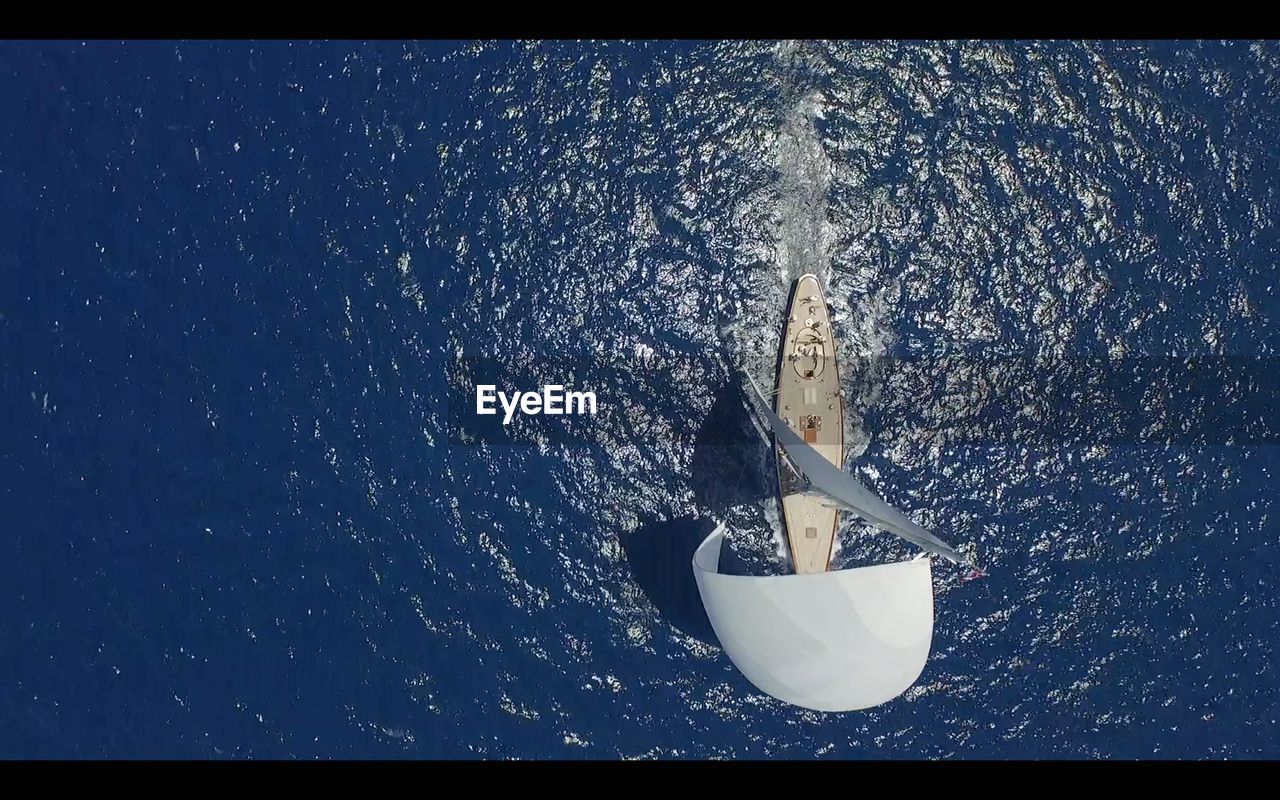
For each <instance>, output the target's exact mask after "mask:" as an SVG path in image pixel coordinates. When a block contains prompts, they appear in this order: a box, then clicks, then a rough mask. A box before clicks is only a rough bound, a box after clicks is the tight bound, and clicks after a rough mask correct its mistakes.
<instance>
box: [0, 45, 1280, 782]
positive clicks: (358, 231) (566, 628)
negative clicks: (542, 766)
mask: <svg viewBox="0 0 1280 800" xmlns="http://www.w3.org/2000/svg"><path fill="white" fill-rule="evenodd" d="M1278 76H1280V48H1278V47H1277V45H1276V44H1275V43H1263V44H1250V43H1243V42H1242V43H1232V44H1225V45H1223V44H1198V43H1177V42H1162V43H1155V44H1150V45H1148V44H1141V43H1119V44H1104V43H1088V44H1076V43H1052V44H1049V43H1042V44H1036V43H1028V44H1014V43H960V44H953V43H925V44H898V43H871V44H863V43H852V42H844V43H837V44H828V43H803V42H802V43H780V44H779V43H772V42H770V43H718V44H715V43H711V44H702V43H691V42H690V43H679V44H668V43H621V42H611V43H595V44H592V43H586V44H583V43H567V42H566V43H519V44H516V43H494V44H488V43H485V44H465V43H464V44H457V45H454V44H444V43H433V44H397V43H378V44H371V45H360V44H352V43H319V44H304V43H293V44H289V43H268V44H251V43H224V44H199V43H196V44H179V45H174V44H165V43H137V44H126V45H121V44H110V43H90V44H88V45H82V44H78V43H74V44H73V43H62V44H34V43H25V44H10V45H8V46H6V47H5V48H4V49H3V50H2V51H0V104H3V107H4V108H5V109H7V113H6V114H4V115H3V117H0V212H2V213H0V370H2V371H0V388H2V389H3V395H2V396H3V403H4V420H5V421H4V423H3V426H2V427H0V431H2V436H3V447H0V476H3V477H4V480H3V481H2V482H0V519H3V520H4V528H5V533H4V535H3V537H0V600H2V602H3V607H4V608H5V614H4V616H3V618H2V620H0V678H2V680H0V755H5V756H51V755H52V756H103V755H105V756H180V757H246V756H258V757H307V758H309V757H315V756H321V757H334V756H337V757H398V756H406V757H429V756H453V757H494V758H501V757H590V758H616V757H662V758H671V757H697V758H701V757H764V756H778V757H784V758H811V757H825V758H868V757H873V758H874V757H894V758H938V757H947V756H961V757H1014V758H1018V757H1035V758H1044V757H1096V756H1118V757H1150V756H1156V757H1258V756H1271V757H1274V756H1276V755H1277V754H1278V753H1277V750H1276V745H1275V742H1276V740H1277V736H1278V735H1280V729H1278V728H1277V724H1276V719H1277V716H1278V715H1280V692H1277V689H1276V685H1277V677H1278V676H1277V666H1276V664H1275V655H1276V642H1277V640H1278V639H1280V616H1278V614H1277V611H1278V606H1277V600H1276V586H1277V582H1278V580H1280V552H1278V548H1280V542H1277V533H1278V532H1280V528H1278V527H1277V520H1276V518H1274V517H1273V516H1272V514H1274V513H1276V508H1275V490H1274V486H1275V476H1276V472H1277V470H1278V469H1280V458H1278V457H1277V452H1276V447H1275V444H1274V442H1278V441H1280V438H1276V437H1275V436H1274V435H1273V434H1274V431H1275V428H1267V420H1263V421H1262V422H1260V423H1259V424H1260V425H1261V427H1260V428H1259V427H1256V426H1255V427H1253V428H1249V430H1251V431H1254V432H1255V433H1256V432H1257V431H1258V430H1263V431H1264V434H1265V433H1266V432H1267V431H1270V432H1271V434H1270V435H1259V436H1254V437H1253V438H1249V436H1247V435H1246V436H1241V435H1234V434H1232V435H1228V434H1227V433H1224V432H1223V430H1222V429H1221V428H1220V427H1215V426H1214V425H1212V424H1208V423H1206V422H1205V420H1206V419H1207V417H1206V416H1205V415H1206V414H1209V413H1210V412H1212V410H1213V408H1214V406H1215V405H1218V406H1222V405H1224V404H1225V407H1226V408H1227V409H1228V410H1229V411H1232V413H1234V409H1235V406H1234V405H1233V404H1234V403H1236V402H1237V400H1239V399H1240V398H1239V397H1238V395H1239V392H1236V390H1234V389H1233V388H1232V387H1233V386H1234V385H1235V384H1231V385H1228V386H1227V387H1226V389H1224V391H1223V393H1222V399H1220V401H1219V402H1218V403H1216V404H1215V403H1197V402H1194V401H1195V399H1196V397H1197V395H1194V393H1191V394H1188V393H1187V392H1190V390H1187V392H1182V391H1179V390H1176V389H1169V390H1168V391H1163V393H1161V392H1156V394H1155V396H1154V398H1153V397H1145V398H1139V399H1138V400H1137V401H1135V402H1136V405H1137V407H1140V408H1141V409H1142V410H1143V411H1145V412H1146V413H1150V414H1152V415H1153V418H1154V419H1156V420H1157V422H1158V421H1159V420H1160V419H1163V418H1164V416H1163V415H1166V411H1165V409H1166V407H1167V408H1168V409H1169V410H1168V411H1167V414H1177V415H1179V416H1178V419H1179V421H1180V422H1186V423H1187V424H1188V425H1189V426H1190V431H1189V432H1187V433H1186V435H1181V436H1177V437H1167V436H1163V435H1161V436H1154V435H1153V436H1146V437H1143V436H1138V437H1127V436H1126V437H1120V438H1119V440H1117V438H1116V437H1108V436H1106V435H1105V434H1106V433H1107V431H1110V430H1113V429H1114V427H1115V426H1116V425H1121V424H1123V423H1124V422H1125V418H1126V416H1127V414H1126V412H1124V411H1123V410H1122V411H1120V412H1116V413H1115V415H1114V416H1112V417H1109V416H1107V415H1106V414H1104V413H1102V412H1099V413H1098V414H1095V415H1086V416H1085V417H1082V418H1074V419H1073V420H1071V421H1069V422H1067V423H1058V424H1050V425H1047V426H1046V425H1045V424H1044V417H1043V415H1041V416H1039V417H1038V416H1037V412H1035V409H1036V408H1037V407H1043V406H1044V403H1043V402H1041V401H1042V400H1043V398H1037V397H1035V396H1032V395H1034V392H1030V391H1028V392H1025V393H1024V394H1025V395H1026V396H1023V395H1018V396H1016V397H1005V396H1004V395H1002V398H1003V399H1002V400H1000V402H996V403H994V404H993V403H991V402H988V401H990V400H991V396H990V395H991V394H993V393H1001V392H1008V391H1009V388H1008V386H1009V384H1010V383H1013V384H1015V385H1020V384H1019V381H1016V380H1015V381H1010V380H1005V381H1004V383H1003V384H1001V383H1000V380H999V378H1000V376H1001V375H1019V374H1022V373H1018V372H1016V370H1015V371H1012V372H1010V371H1009V370H1014V368H1013V367H1012V366H1010V365H1014V364H1031V365H1061V364H1067V365H1073V364H1074V365H1078V364H1081V363H1088V362H1087V359H1091V358H1105V359H1111V360H1112V361H1113V362H1114V363H1118V364H1121V365H1127V366H1125V367H1124V368H1126V369H1130V370H1134V369H1136V370H1141V369H1143V367H1142V366H1141V365H1143V364H1149V363H1157V362H1158V363H1165V361H1167V360H1172V361H1171V362H1169V363H1174V364H1180V363H1181V362H1180V361H1178V359H1185V358H1187V357H1194V358H1203V359H1208V360H1209V362H1208V363H1211V364H1221V363H1226V362H1228V361H1230V362H1231V363H1245V364H1266V363H1267V362H1266V359H1269V358H1273V357H1274V356H1275V347H1276V345H1277V338H1278V335H1277V327H1276V325H1275V316H1276V315H1277V313H1280V307H1278V299H1277V293H1276V280H1275V269H1274V265H1275V263H1276V258H1277V255H1278V252H1280V232H1278V231H1277V228H1276V222H1275V221H1276V218H1277V211H1278V210H1280V208H1278V207H1280V196H1278V195H1277V191H1278V189H1280V163H1278V160H1277V155H1276V147H1275V145H1276V142H1277V141H1280V77H1278ZM805 272H815V273H817V274H818V275H819V276H820V277H821V278H822V279H823V281H824V283H825V284H826V285H827V286H828V287H829V293H830V297H829V299H830V302H831V304H832V306H833V309H834V320H835V325H836V330H837V334H838V336H839V343H840V358H841V369H842V373H841V374H842V380H843V382H844V385H845V391H846V395H847V397H848V402H849V406H850V411H851V413H850V415H849V419H848V420H847V425H848V431H847V439H848V441H849V442H851V447H850V454H849V456H850V457H849V464H847V465H846V469H850V470H852V471H854V472H856V473H857V474H858V475H859V476H860V477H861V478H862V479H863V480H864V481H865V482H866V483H868V485H870V486H872V487H873V488H875V489H876V490H877V491H878V492H880V493H881V494H883V495H884V496H885V497H886V498H887V499H889V500H891V501H892V502H894V503H895V504H896V505H899V506H900V507H902V508H904V509H905V510H907V511H908V512H909V513H910V514H911V515H912V516H913V517H914V518H915V519H917V520H918V521H920V522H921V523H922V524H925V525H927V526H928V527H930V528H931V529H933V530H935V531H936V532H937V533H938V534H939V535H941V536H942V537H943V538H945V539H947V540H948V541H950V542H952V543H954V544H956V545H957V546H960V547H961V549H963V550H965V551H966V552H968V553H972V554H974V555H975V556H976V557H977V559H978V560H979V561H980V562H981V563H982V564H983V565H984V566H986V568H987V570H988V571H989V573H990V575H989V577H988V578H986V579H985V580H981V581H973V582H968V583H964V582H961V580H960V575H959V574H958V573H956V572H955V571H954V570H952V569H948V568H945V567H944V566H943V565H941V564H938V565H935V573H934V575H935V578H934V582H935V591H936V617H937V620H936V629H935V634H934V649H933V655H932V658H931V660H930V662H929V664H928V666H927V667H926V669H925V672H924V674H923V675H922V676H921V678H920V680H919V682H918V683H917V684H916V686H915V687H913V688H912V689H911V690H909V691H908V692H907V693H906V695H904V696H903V697H902V698H900V699H898V700H896V701H894V702H892V703H890V704H888V705H885V706H882V707H879V708H877V709H873V710H870V711H867V712H861V713H853V714H844V715H828V714H819V713H814V712H808V711H804V710H801V709H797V708H794V707H790V706H786V705H783V704H780V703H778V702H776V701H774V700H772V699H770V698H768V697H765V696H763V695H761V694H759V693H757V692H755V691H754V690H753V689H752V687H751V686H750V685H749V684H747V683H746V681H745V680H744V679H743V678H742V677H741V676H740V675H739V673H738V672H737V671H736V670H735V669H734V668H733V667H732V665H731V664H730V663H729V662H728V660H727V659H726V658H725V657H724V656H723V655H722V654H721V653H720V651H719V649H718V648H717V647H715V646H714V644H713V643H710V642H709V641H708V639H712V637H708V636H707V635H705V634H704V633H700V632H699V630H698V626H697V624H696V621H695V622H690V621H689V620H688V619H686V618H682V617H681V616H680V612H681V610H682V609H683V610H685V611H687V610H688V608H687V602H686V601H687V600H688V597H687V596H683V595H682V594H681V592H683V591H685V589H683V588H681V587H684V586H685V584H687V582H689V581H690V580H691V574H690V573H689V572H688V571H687V559H686V560H684V561H682V560H681V558H683V557H684V556H682V555H681V553H680V549H679V547H678V546H670V547H669V546H668V545H669V543H671V542H676V541H677V540H681V539H682V537H683V539H689V537H691V536H695V534H696V533H697V529H696V527H690V526H693V525H694V523H692V522H689V523H687V524H686V523H684V522H682V520H694V519H696V520H703V521H705V520H708V519H711V518H715V519H725V520H728V521H729V522H730V523H731V524H732V526H733V527H734V537H735V547H736V548H737V549H738V550H740V551H741V557H742V558H743V559H744V560H745V561H747V562H748V563H755V564H756V566H758V567H763V568H766V569H767V568H778V567H779V559H780V558H781V555H780V553H779V549H780V547H779V541H780V540H779V538H778V534H777V530H776V526H777V511H776V507H775V504H774V500H773V499H772V497H771V496H770V494H769V492H770V483H769V482H770V480H771V470H772V463H771V462H769V461H768V458H767V454H766V451H765V447H764V445H762V444H760V443H758V442H754V443H750V444H748V443H749V439H743V438H738V436H737V434H731V436H730V439H731V441H730V444H741V445H743V446H742V447H724V448H719V449H717V448H716V447H714V446H713V447H711V448H710V449H707V448H706V447H702V446H700V443H702V444H703V445H705V443H706V440H707V438H708V435H709V434H708V431H709V430H713V429H714V430H719V429H721V428H723V427H725V425H726V424H727V425H728V428H730V429H732V428H733V425H734V424H735V423H734V420H737V419H738V418H739V417H740V416H741V407H740V404H738V403H737V402H736V400H735V398H734V397H733V395H732V393H731V392H725V391H722V389H723V387H725V386H726V385H727V384H728V383H731V382H732V374H733V373H734V371H735V365H736V364H737V363H742V364H743V365H744V366H745V368H746V369H747V370H748V371H749V372H751V373H752V374H753V375H755V376H756V378H757V379H758V380H764V381H765V382H768V381H769V378H770V374H771V370H772V369H773V364H774V359H775V356H776V351H777V344H778V343H777V337H778V326H779V323H780V322H781V316H782V313H783V308H784V305H785V301H786V296H787V290H788V287H789V285H790V282H791V281H792V280H793V279H794V278H795V277H797V276H799V275H800V274H802V273H805ZM956 355H960V356H963V358H962V359H961V360H960V361H958V362H957V361H956V360H954V358H953V357H954V356H956ZM1233 359H1234V361H1232V360H1233ZM1162 360H1165V361H1162ZM957 363H958V364H960V366H958V367H954V368H953V366H954V365H956V364H957ZM492 364H500V365H502V369H505V370H508V371H509V373H508V374H515V375H520V376H523V380H524V383H523V385H521V386H519V387H515V386H513V387H510V388H531V387H532V386H534V385H537V384H541V383H544V382H552V381H555V382H566V383H570V384H574V385H578V386H582V387H584V388H591V389H594V390H595V391H596V392H597V394H598V395H599V398H600V405H601V409H600V413H599V414H598V415H597V416H595V417H593V418H590V419H574V420H568V419H566V420H562V421H563V423H564V424H563V425H561V424H560V422H562V421H561V420H557V421H555V422H554V423H551V424H548V420H547V419H546V418H542V419H540V420H522V421H520V422H518V423H517V424H516V425H514V426H511V427H510V428H509V429H508V428H502V427H501V426H497V427H496V428H486V429H484V430H478V429H477V430H469V429H468V425H469V423H468V420H467V417H468V411H469V405H468V404H469V403H470V402H471V397H470V394H469V392H470V391H471V386H472V382H473V380H474V379H475V376H476V375H478V374H481V373H482V372H483V371H484V370H485V369H487V368H489V366H491V365H492ZM903 365H907V367H906V368H904V367H903ZM1135 365H1136V366H1135ZM1053 369H1055V368H1053V367H1048V366H1045V367H1043V370H1042V372H1050V373H1051V372H1052V370H1053ZM1080 372H1081V371H1080V370H1077V371H1076V372H1071V373H1070V374H1071V375H1077V374H1079V373H1080ZM1087 374H1090V373H1087V372H1086V375H1087ZM1143 375H1145V373H1141V372H1139V373H1138V376H1139V380H1142V376H1143ZM1082 380H1083V382H1084V383H1086V384H1087V383H1089V382H1090V380H1091V378H1088V377H1085V378H1083V379H1082ZM1263 382H1264V383H1266V382H1268V381H1266V380H1263ZM1068 383H1069V385H1068V387H1067V389H1066V391H1067V392H1068V393H1070V392H1071V391H1073V390H1074V387H1077V386H1078V384H1079V381H1077V380H1076V379H1075V378H1073V379H1072V380H1071V381H1069V382H1068ZM1160 386H1164V384H1160ZM1002 387H1003V388H1002ZM1240 391H1244V390H1240ZM1233 392H1234V394H1233ZM1122 405H1123V404H1122ZM991 409H997V410H996V411H992V410H991ZM1028 409H1030V410H1028ZM1241 413H1243V412H1241ZM984 414H985V415H986V416H983V415H984ZM726 419H727V420H729V423H724V422H723V420H726ZM956 419H964V420H970V419H974V420H978V422H980V423H981V424H977V423H975V426H972V427H965V428H964V429H963V430H961V431H959V432H957V431H956V430H954V429H952V428H948V425H950V424H952V423H953V422H954V420H956ZM472 421H474V420H472ZM1251 424H1252V423H1251ZM1081 431H1082V432H1083V435H1072V434H1073V432H1075V433H1078V432H1081ZM1046 433H1047V434H1048V435H1046ZM1059 433H1060V434H1061V435H1060V436H1059V435H1058V434H1059ZM504 437H505V438H504ZM513 442H514V444H513ZM708 453H710V454H711V455H709V456H708V455H707V454H708ZM699 524H701V523H699ZM840 546H841V553H840V558H841V560H842V561H843V562H844V563H854V562H858V561H864V560H875V559H882V558H885V557H891V558H899V557H904V556H906V555H908V554H909V553H910V552H911V551H910V550H909V548H907V547H905V546H902V545H899V544H898V543H896V542H891V541H887V540H885V539H882V538H880V537H872V536H870V535H869V534H868V533H867V531H866V530H865V529H863V528H862V527H861V526H859V525H857V524H856V523H854V522H853V521H846V522H845V523H844V525H843V526H842V530H841V536H840ZM712 641H713V639H712Z"/></svg>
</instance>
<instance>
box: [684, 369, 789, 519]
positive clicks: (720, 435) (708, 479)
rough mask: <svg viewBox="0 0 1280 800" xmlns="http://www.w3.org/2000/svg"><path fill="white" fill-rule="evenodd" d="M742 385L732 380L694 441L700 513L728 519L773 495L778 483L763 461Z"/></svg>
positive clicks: (692, 479)
mask: <svg viewBox="0 0 1280 800" xmlns="http://www.w3.org/2000/svg"><path fill="white" fill-rule="evenodd" d="M745 406H746V395H745V394H744V393H743V389H742V386H741V385H740V384H739V383H738V382H735V381H727V382H726V383H725V385H724V386H723V387H721V389H720V390H719V391H718V392H717V393H716V397H715V401H714V402H713V403H712V405H711V410H710V411H709V412H708V413H707V416H706V419H705V420H704V421H703V425H702V428H701V430H700V431H699V432H698V435H697V438H696V439H695V440H694V444H693V456H692V458H691V459H690V463H689V478H688V480H689V488H690V490H691V491H692V492H693V496H694V501H695V503H696V504H697V507H698V509H699V511H700V512H701V513H703V514H708V515H711V516H714V517H719V518H723V517H724V516H725V515H726V514H728V512H729V510H730V509H732V508H734V507H736V506H743V505H756V504H758V503H759V502H760V501H761V500H763V499H765V498H769V497H772V496H773V494H774V491H775V489H774V486H773V485H772V483H771V482H770V476H769V475H767V474H766V472H765V468H764V461H763V460H762V459H761V453H762V448H761V445H760V434H759V433H757V432H756V431H755V430H753V429H752V427H751V422H750V419H749V417H748V416H747V415H746V413H744V409H745Z"/></svg>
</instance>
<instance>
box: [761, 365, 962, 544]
mask: <svg viewBox="0 0 1280 800" xmlns="http://www.w3.org/2000/svg"><path fill="white" fill-rule="evenodd" d="M747 380H749V381H750V380H751V379H750V376H748V378H747ZM751 388H752V389H754V390H755V393H756V395H757V396H758V397H759V399H760V402H759V403H758V404H757V405H758V406H759V410H760V411H761V412H763V414H764V417H765V419H767V420H768V421H769V427H770V428H772V429H773V434H774V436H776V437H777V439H778V444H780V445H782V449H783V451H785V452H786V454H787V458H788V459H789V460H790V461H791V464H792V465H793V466H794V467H795V468H796V469H797V470H798V471H799V472H800V474H801V475H803V476H804V477H805V479H806V480H808V481H809V483H810V485H811V488H810V489H809V491H810V492H812V493H816V494H819V495H821V496H823V499H824V502H828V501H829V502H830V504H831V505H834V506H837V507H839V508H842V509H845V510H846V511H850V512H852V513H854V514H857V515H858V516H860V517H862V518H863V519H865V520H866V521H867V522H869V523H871V524H872V525H875V526H876V527H877V528H880V529H881V530H885V531H888V532H889V533H892V534H895V535H896V536H900V537H901V538H903V539H906V540H907V541H908V542H911V543H912V544H914V545H917V546H919V547H922V548H924V549H925V550H928V551H929V552H931V553H937V554H938V555H940V556H942V557H943V558H945V559H947V560H948V561H950V562H952V563H953V564H959V563H961V562H962V561H963V560H964V559H963V558H962V557H961V556H960V554H959V553H957V552H956V551H955V550H953V549H952V548H951V545H949V544H947V543H946V542H944V541H942V540H941V539H939V538H938V537H936V536H934V535H933V534H931V533H929V532H928V531H926V530H925V529H924V528H922V527H920V526H919V525H917V524H916V523H914V522H912V521H911V520H910V519H908V518H907V516H906V515H905V514H903V513H902V512H901V511H899V510H898V509H896V508H894V507H893V506H891V505H889V504H888V503H886V502H885V501H883V500H881V499H880V498H879V497H876V496H875V495H874V494H872V493H871V491H870V490H869V489H867V487H865V486H863V485H862V484H861V483H860V482H859V481H858V479H857V478H855V477H853V476H852V475H850V474H849V473H847V472H845V471H844V470H841V469H840V468H838V467H836V466H835V465H834V464H832V463H831V462H830V461H828V460H827V459H826V458H824V457H823V455H822V454H821V453H819V452H818V451H817V450H815V449H813V448H812V447H810V446H809V445H807V444H805V442H804V440H803V439H801V438H800V435H799V434H797V433H796V432H795V431H794V430H792V429H791V426H790V425H788V424H787V423H786V422H784V421H783V420H782V418H781V417H779V416H778V415H777V413H776V412H774V410H773V409H772V408H771V407H770V404H769V402H768V400H766V399H765V396H764V394H763V393H762V392H761V391H760V388H759V387H757V386H756V384H755V381H751Z"/></svg>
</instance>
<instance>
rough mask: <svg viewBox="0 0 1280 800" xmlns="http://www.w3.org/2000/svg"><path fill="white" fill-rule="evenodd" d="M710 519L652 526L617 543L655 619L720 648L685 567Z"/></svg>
mask: <svg viewBox="0 0 1280 800" xmlns="http://www.w3.org/2000/svg"><path fill="white" fill-rule="evenodd" d="M714 524H715V523H713V522H712V521H711V520H709V519H698V518H696V517H678V518H676V519H670V520H663V521H651V522H646V523H645V524H643V525H641V526H640V527H639V528H637V529H636V530H634V531H632V532H631V533H628V534H625V535H623V537H622V549H623V551H625V552H626V554H627V563H628V564H629V565H630V566H631V575H632V577H634V578H635V580H636V583H638V584H639V585H640V588H641V589H642V590H643V591H644V593H645V595H646V596H647V597H648V598H649V600H650V601H651V602H652V603H653V604H654V606H656V607H657V609H658V613H660V614H661V615H662V617H663V618H664V619H666V620H667V622H669V623H671V624H672V625H674V626H675V627H676V628H678V629H679V630H681V631H682V632H684V633H685V634H687V635H689V636H692V637H693V638H695V639H697V640H699V641H702V642H705V643H707V644H711V645H716V646H719V644H720V641H719V639H717V638H716V634H715V631H714V630H712V628H711V620H710V619H708V618H707V611H706V609H705V608H703V606H702V597H701V596H700V595H699V594H698V585H697V582H696V581H695V579H694V576H693V572H692V571H690V569H689V563H690V562H691V561H692V560H693V551H694V550H696V549H697V547H698V545H699V544H701V543H702V540H703V539H705V538H706V537H707V534H709V533H710V532H711V529H712V528H713V527H714Z"/></svg>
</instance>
